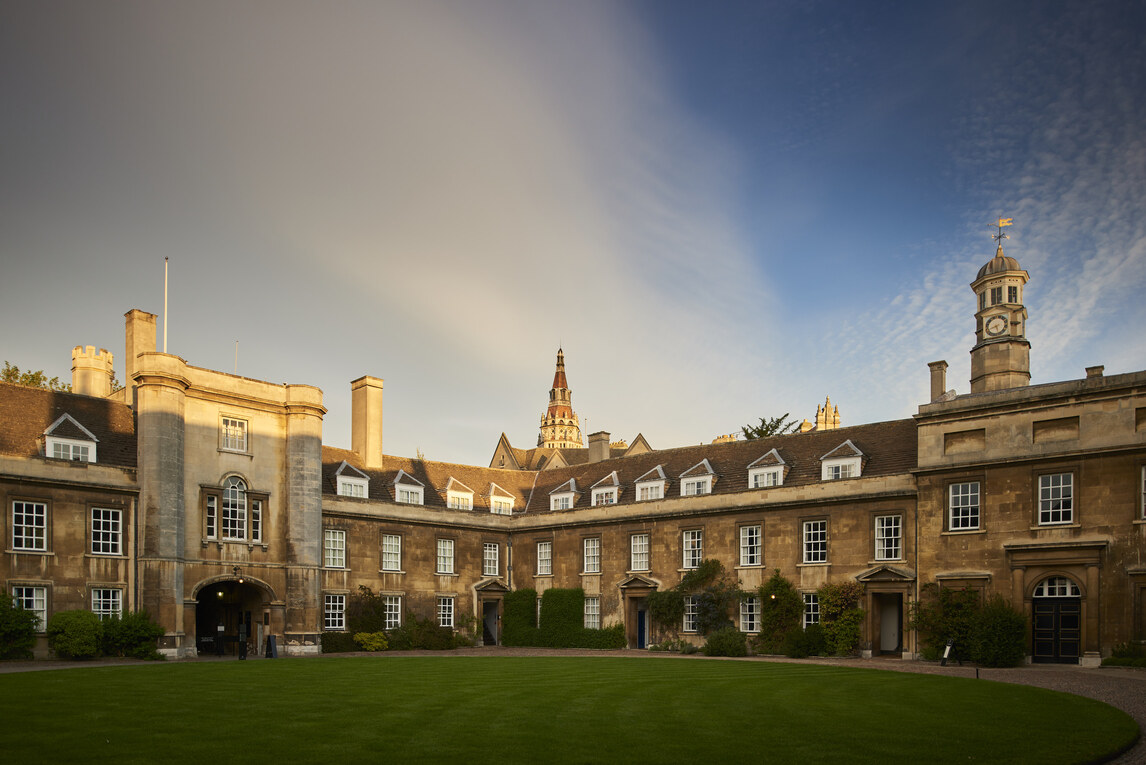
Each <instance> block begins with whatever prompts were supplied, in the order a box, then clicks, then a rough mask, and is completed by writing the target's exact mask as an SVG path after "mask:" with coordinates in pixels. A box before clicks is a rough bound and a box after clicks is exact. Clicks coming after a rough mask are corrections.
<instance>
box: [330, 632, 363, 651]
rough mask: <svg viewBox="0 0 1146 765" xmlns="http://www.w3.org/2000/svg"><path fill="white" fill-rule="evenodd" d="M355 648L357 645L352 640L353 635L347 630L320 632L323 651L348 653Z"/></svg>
mask: <svg viewBox="0 0 1146 765" xmlns="http://www.w3.org/2000/svg"><path fill="white" fill-rule="evenodd" d="M357 650H359V646H358V644H357V643H355V642H354V635H353V634H351V633H349V632H324V633H322V652H323V653H349V652H351V651H357Z"/></svg>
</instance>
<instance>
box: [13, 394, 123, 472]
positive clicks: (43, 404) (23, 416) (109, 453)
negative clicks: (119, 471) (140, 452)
mask: <svg viewBox="0 0 1146 765" xmlns="http://www.w3.org/2000/svg"><path fill="white" fill-rule="evenodd" d="M64 414H69V415H71V416H72V417H73V418H74V419H75V421H76V422H78V423H80V424H81V425H83V426H84V427H85V428H87V429H88V430H89V431H91V433H92V435H94V436H95V437H96V438H97V439H99V443H98V447H97V449H96V458H97V459H96V462H97V464H103V465H113V466H116V467H128V468H134V467H135V459H136V456H135V420H134V418H133V417H132V413H131V408H130V407H128V406H127V405H126V404H121V403H119V402H117V401H110V400H108V399H105V398H95V397H93V396H81V395H79V394H76V393H63V392H60V391H50V390H42V389H40V388H26V387H24V386H22V385H11V384H9V383H0V454H7V455H12V456H19V457H36V456H40V455H41V454H42V451H41V442H40V438H41V436H43V434H44V431H45V430H46V429H47V428H48V427H49V426H51V425H52V423H54V422H55V421H56V420H58V419H59V418H60V416H61V415H64ZM65 431H66V432H65ZM53 435H56V436H59V437H61V438H78V439H81V440H87V435H86V434H84V433H83V432H82V431H80V430H79V429H77V428H76V427H75V426H74V425H73V424H71V423H69V422H68V421H67V419H66V418H65V420H64V422H63V423H60V426H59V427H58V428H57V429H56V430H55V432H54V433H53Z"/></svg>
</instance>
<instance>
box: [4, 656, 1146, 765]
mask: <svg viewBox="0 0 1146 765" xmlns="http://www.w3.org/2000/svg"><path fill="white" fill-rule="evenodd" d="M0 721H2V724H0V752H3V758H4V760H5V761H7V762H63V761H84V762H93V763H98V762H109V763H131V762H149V763H150V762H164V763H184V762H185V763H196V765H205V764H214V763H218V762H231V761H235V762H244V761H245V762H271V763H282V762H288V763H290V762H323V761H326V762H367V761H369V762H425V761H435V762H442V761H451V762H464V763H466V764H467V765H475V764H476V763H485V762H491V763H493V762H497V763H504V762H541V761H545V762H639V763H660V762H690V761H692V762H704V761H709V762H801V761H802V762H831V761H838V762H874V763H881V764H884V765H885V764H886V763H889V762H930V763H946V762H951V763H954V762H959V763H966V762H991V763H1007V762H1014V763H1020V762H1021V763H1030V762H1038V763H1066V762H1086V761H1093V760H1095V759H1096V758H1099V757H1100V756H1102V755H1103V754H1106V753H1109V752H1112V751H1116V750H1118V749H1120V748H1122V747H1124V746H1126V745H1127V744H1129V743H1130V742H1132V741H1133V740H1134V737H1135V736H1136V734H1137V725H1136V724H1135V723H1134V721H1133V720H1132V719H1131V718H1130V717H1129V716H1127V715H1126V714H1124V713H1123V712H1121V711H1119V710H1116V709H1114V708H1113V707H1110V706H1107V705H1105V704H1101V703H1099V702H1096V701H1092V700H1090V699H1084V698H1080V697H1077V696H1070V695H1066V694H1060V693H1054V692H1051V691H1045V690H1042V689H1038V688H1028V687H1024V686H1017V685H1007V684H1003V683H993V682H989V681H986V680H970V679H961V678H948V677H937V676H933V675H915V674H906V673H898V672H882V671H877V670H862V669H844V668H835V667H825V666H817V665H811V664H780V663H777V664H771V663H766V662H738V661H700V660H681V659H668V658H666V659H654V658H649V659H634V658H618V657H568V658H566V657H540V658H525V657H460V656H450V655H442V656H433V657H408V656H385V655H383V656H378V657H369V658H347V657H324V658H314V659H279V660H275V661H267V660H261V661H247V662H239V661H233V662H219V663H206V662H204V663H186V664H182V663H179V664H176V663H172V664H163V663H158V664H141V665H130V666H122V667H93V668H90V669H78V670H58V671H49V672H29V673H25V674H8V675H0Z"/></svg>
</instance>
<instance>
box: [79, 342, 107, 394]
mask: <svg viewBox="0 0 1146 765" xmlns="http://www.w3.org/2000/svg"><path fill="white" fill-rule="evenodd" d="M111 370H112V355H111V354H110V353H108V351H107V349H106V348H100V349H99V351H96V349H95V346H94V345H89V346H87V347H86V348H85V347H84V346H82V345H77V346H76V347H75V348H73V349H72V393H79V394H81V395H84V396H97V397H98V398H106V397H108V396H110V395H111Z"/></svg>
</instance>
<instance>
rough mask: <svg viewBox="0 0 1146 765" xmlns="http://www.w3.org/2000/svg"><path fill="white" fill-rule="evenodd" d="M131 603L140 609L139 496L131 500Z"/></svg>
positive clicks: (136, 608)
mask: <svg viewBox="0 0 1146 765" xmlns="http://www.w3.org/2000/svg"><path fill="white" fill-rule="evenodd" d="M131 603H132V606H133V608H134V609H135V610H136V611H138V610H139V497H138V496H137V497H133V498H132V500H131Z"/></svg>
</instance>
